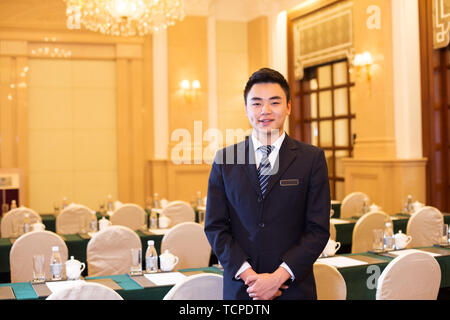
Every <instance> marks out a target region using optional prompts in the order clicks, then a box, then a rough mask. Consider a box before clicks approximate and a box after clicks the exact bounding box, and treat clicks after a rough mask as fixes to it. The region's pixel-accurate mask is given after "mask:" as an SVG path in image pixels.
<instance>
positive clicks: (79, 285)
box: [45, 282, 123, 300]
mask: <svg viewBox="0 0 450 320" xmlns="http://www.w3.org/2000/svg"><path fill="white" fill-rule="evenodd" d="M45 300H123V298H122V297H121V296H120V295H119V294H118V293H117V292H115V291H114V290H113V289H111V288H109V287H107V286H105V285H103V284H100V283H94V282H75V283H74V284H73V286H71V287H67V288H64V289H61V290H58V291H55V292H53V293H52V294H50V295H49V296H48V297H47V299H45Z"/></svg>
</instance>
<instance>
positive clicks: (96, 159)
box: [72, 129, 117, 196]
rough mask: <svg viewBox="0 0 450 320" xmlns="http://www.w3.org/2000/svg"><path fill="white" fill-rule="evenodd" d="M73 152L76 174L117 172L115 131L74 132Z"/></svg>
mask: <svg viewBox="0 0 450 320" xmlns="http://www.w3.org/2000/svg"><path fill="white" fill-rule="evenodd" d="M72 150H73V163H74V167H73V169H74V171H75V172H76V173H78V172H84V171H89V172H92V171H97V170H99V171H108V172H116V170H117V162H116V154H117V144H116V130H115V129H82V130H74V132H73V147H72ZM105 196H106V195H105Z"/></svg>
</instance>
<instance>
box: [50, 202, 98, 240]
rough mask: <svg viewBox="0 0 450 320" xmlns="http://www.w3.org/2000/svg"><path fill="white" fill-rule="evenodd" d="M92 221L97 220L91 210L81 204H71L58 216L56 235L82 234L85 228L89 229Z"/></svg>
mask: <svg viewBox="0 0 450 320" xmlns="http://www.w3.org/2000/svg"><path fill="white" fill-rule="evenodd" d="M91 220H97V217H96V215H95V213H94V212H93V211H92V210H91V209H89V208H88V207H86V206H84V205H81V204H70V205H69V206H67V207H66V208H64V209H63V210H62V211H61V212H60V213H59V214H58V215H57V216H56V233H58V234H76V233H80V232H81V231H82V229H83V227H86V228H87V226H88V225H89V222H90V221H91ZM83 224H84V226H83Z"/></svg>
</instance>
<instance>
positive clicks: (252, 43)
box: [248, 17, 269, 76]
mask: <svg viewBox="0 0 450 320" xmlns="http://www.w3.org/2000/svg"><path fill="white" fill-rule="evenodd" d="M268 64H269V29H268V17H258V18H255V19H253V20H251V21H249V22H248V72H249V76H250V75H251V74H252V73H253V72H255V71H256V70H258V69H260V68H263V67H267V66H268Z"/></svg>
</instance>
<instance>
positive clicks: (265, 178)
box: [257, 145, 273, 198]
mask: <svg viewBox="0 0 450 320" xmlns="http://www.w3.org/2000/svg"><path fill="white" fill-rule="evenodd" d="M272 149H273V146H271V145H268V146H261V147H259V148H258V150H260V151H261V152H262V154H263V157H262V159H261V163H260V164H259V167H258V171H257V173H258V180H259V187H260V188H261V194H262V196H263V198H264V195H265V193H266V190H267V185H268V184H269V178H270V175H269V174H268V173H269V171H270V169H271V168H270V162H269V154H270V152H272Z"/></svg>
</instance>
